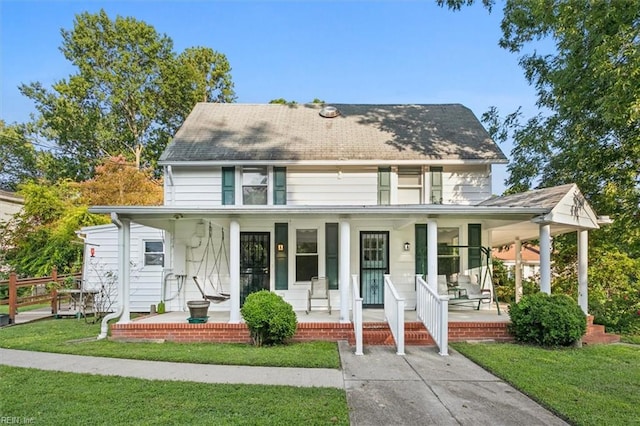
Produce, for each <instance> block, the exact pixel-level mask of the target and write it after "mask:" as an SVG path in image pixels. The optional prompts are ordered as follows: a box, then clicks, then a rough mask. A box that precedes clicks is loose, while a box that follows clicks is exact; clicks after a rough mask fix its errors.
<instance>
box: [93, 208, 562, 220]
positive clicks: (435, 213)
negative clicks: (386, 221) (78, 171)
mask: <svg viewBox="0 0 640 426" xmlns="http://www.w3.org/2000/svg"><path fill="white" fill-rule="evenodd" d="M89 211H90V212H91V213H98V214H110V213H116V214H118V215H119V216H120V217H124V218H128V219H131V220H132V221H135V222H138V221H139V220H145V219H174V220H177V219H183V218H185V219H186V218H192V219H195V218H201V217H217V218H228V217H238V218H248V217H254V216H259V217H265V216H282V215H288V216H305V217H309V216H311V217H314V216H315V217H321V216H333V217H335V216H342V217H345V218H356V217H369V216H376V217H407V218H411V217H413V218H416V219H418V218H422V219H426V218H438V217H442V216H447V217H450V216H459V217H467V216H473V217H479V218H481V217H483V216H484V217H487V218H502V219H521V220H526V219H533V218H534V217H539V216H542V215H544V214H546V213H549V211H550V210H549V209H548V208H541V207H503V206H497V207H496V206H479V205H476V206H472V205H445V204H419V205H418V204H411V205H360V206H345V205H337V206H308V205H307V206H288V205H278V206H235V205H233V206H218V207H215V208H201V207H198V206H181V207H176V206H93V207H91V208H90V209H89Z"/></svg>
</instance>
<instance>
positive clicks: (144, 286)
mask: <svg viewBox="0 0 640 426" xmlns="http://www.w3.org/2000/svg"><path fill="white" fill-rule="evenodd" d="M79 235H80V236H81V237H82V238H83V239H84V264H83V265H82V277H83V285H84V288H85V289H87V290H98V292H99V293H98V294H99V296H98V303H101V304H102V306H101V307H104V308H106V309H107V310H114V309H116V308H117V288H118V282H117V280H118V277H117V275H118V229H117V228H116V226H115V225H113V224H108V225H98V226H88V227H85V228H82V229H81V230H80V232H79ZM164 257H165V250H164V231H162V230H160V229H156V228H151V227H149V226H143V225H138V224H132V225H131V251H130V256H129V259H130V260H129V264H130V268H131V296H130V297H131V310H132V311H133V312H149V311H150V307H151V305H157V304H158V303H159V302H160V300H161V294H160V293H161V289H162V280H163V268H164V261H165V259H164Z"/></svg>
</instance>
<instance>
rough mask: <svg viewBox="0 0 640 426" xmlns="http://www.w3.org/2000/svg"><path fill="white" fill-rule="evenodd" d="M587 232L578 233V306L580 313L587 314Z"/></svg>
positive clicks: (582, 230) (580, 231)
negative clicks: (580, 309)
mask: <svg viewBox="0 0 640 426" xmlns="http://www.w3.org/2000/svg"><path fill="white" fill-rule="evenodd" d="M588 254H589V231H587V230H584V229H581V230H579V231H578V305H580V308H582V312H584V313H585V315H586V314H588V313H589V312H588V310H589V295H588V291H589V290H588V285H587V284H588V273H587V268H588V267H589V256H588Z"/></svg>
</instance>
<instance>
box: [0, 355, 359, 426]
mask: <svg viewBox="0 0 640 426" xmlns="http://www.w3.org/2000/svg"><path fill="white" fill-rule="evenodd" d="M0 377H2V380H1V381H0V394H1V395H2V402H1V403H0V406H1V407H2V410H1V411H2V416H3V418H5V419H6V418H18V419H20V421H21V422H22V423H21V424H38V425H70V424H92V425H100V424H104V425H119V424H136V425H156V424H162V425H188V424H194V425H195V424H197V425H240V424H252V425H255V424H273V425H284V424H305V425H319V424H337V425H348V424H349V412H348V408H347V401H346V395H345V392H344V390H340V389H329V388H297V387H290V386H261V385H228V384H215V385H212V384H201V383H186V382H167V381H151V380H142V379H132V378H122V377H114V376H95V375H89V374H73V373H60V372H50V371H40V370H34V369H30V368H16V367H6V366H0Z"/></svg>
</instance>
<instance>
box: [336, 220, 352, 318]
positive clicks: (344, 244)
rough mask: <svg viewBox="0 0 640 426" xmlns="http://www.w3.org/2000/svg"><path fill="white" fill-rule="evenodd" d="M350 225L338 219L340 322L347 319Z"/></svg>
mask: <svg viewBox="0 0 640 426" xmlns="http://www.w3.org/2000/svg"><path fill="white" fill-rule="evenodd" d="M350 259H351V225H350V224H349V222H348V221H346V220H344V219H343V220H341V221H340V261H339V273H338V275H339V276H340V281H339V283H340V322H341V323H348V322H350V321H349V273H350V270H351V265H350V262H349V260H350Z"/></svg>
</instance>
